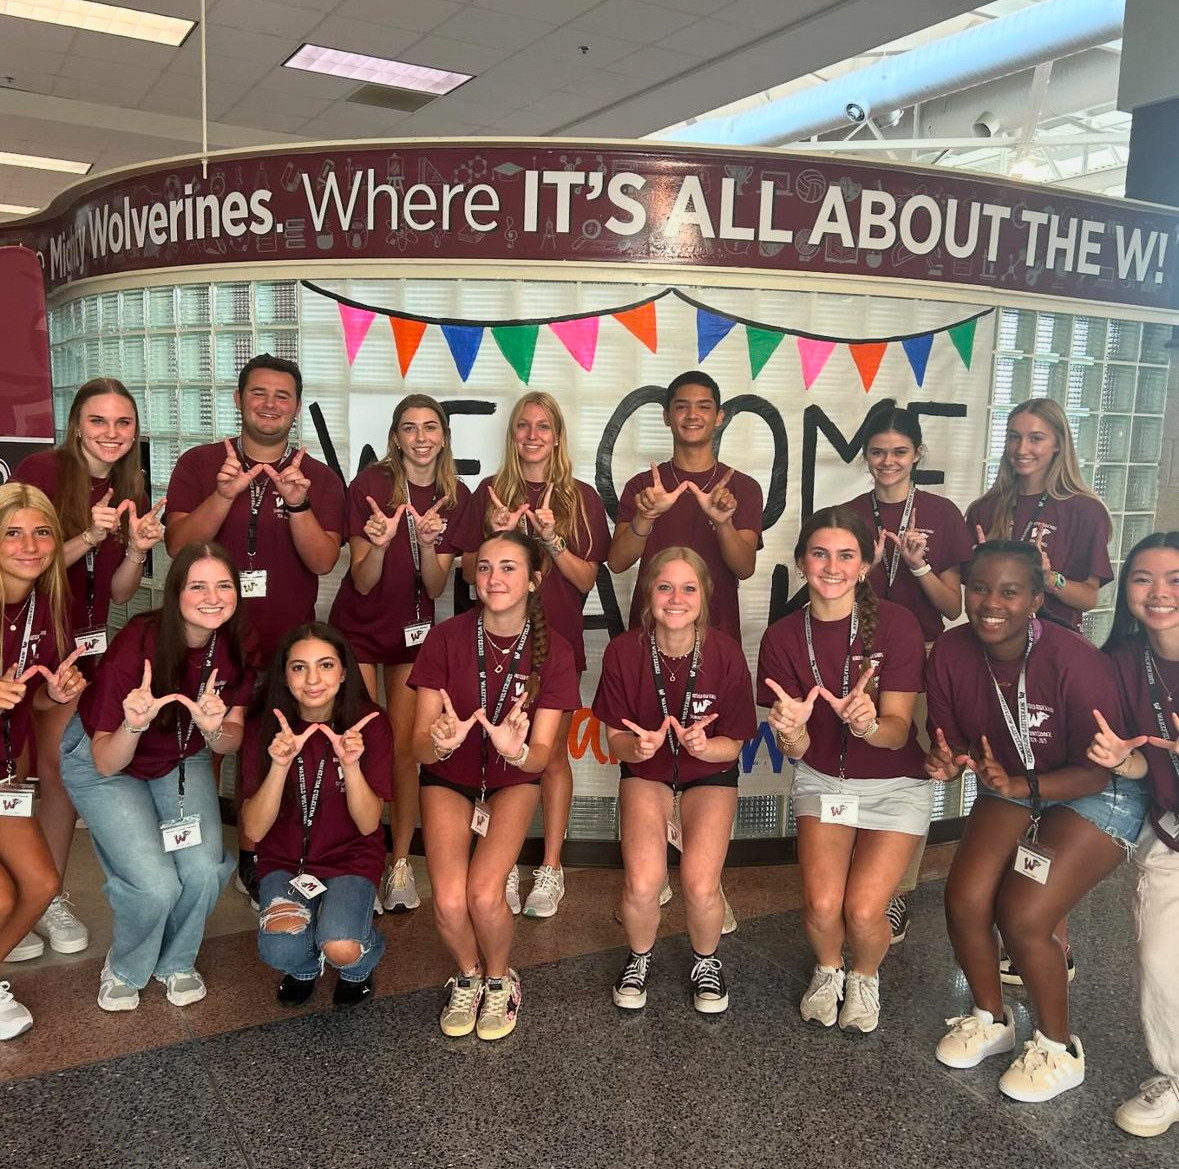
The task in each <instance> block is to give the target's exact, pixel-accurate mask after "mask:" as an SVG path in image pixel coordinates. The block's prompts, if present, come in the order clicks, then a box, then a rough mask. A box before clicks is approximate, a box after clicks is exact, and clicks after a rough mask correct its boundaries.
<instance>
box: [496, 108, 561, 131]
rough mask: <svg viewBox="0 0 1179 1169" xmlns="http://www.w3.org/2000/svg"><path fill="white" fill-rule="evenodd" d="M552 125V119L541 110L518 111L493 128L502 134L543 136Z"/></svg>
mask: <svg viewBox="0 0 1179 1169" xmlns="http://www.w3.org/2000/svg"><path fill="white" fill-rule="evenodd" d="M552 124H553V123H552V119H551V118H549V117H547V116H546V115H545V114H543V113H541V112H540V111H539V110H517V111H516V112H515V113H511V114H507V115H506V116H505V117H502V118H500V119H499V120H498V121H497V122H496V123H495V125H494V126H493V127H491V128H492V129H493V130H498V131H499V132H500V133H502V134H543V133H545V131H547V130H549V129H551V127H552Z"/></svg>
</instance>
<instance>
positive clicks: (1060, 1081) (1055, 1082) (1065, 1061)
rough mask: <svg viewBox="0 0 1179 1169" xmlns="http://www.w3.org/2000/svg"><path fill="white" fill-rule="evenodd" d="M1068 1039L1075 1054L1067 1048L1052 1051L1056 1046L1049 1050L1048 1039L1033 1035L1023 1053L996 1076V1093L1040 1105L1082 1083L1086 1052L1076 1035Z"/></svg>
mask: <svg viewBox="0 0 1179 1169" xmlns="http://www.w3.org/2000/svg"><path fill="white" fill-rule="evenodd" d="M1069 1039H1070V1041H1071V1043H1072V1046H1073V1048H1074V1049H1075V1050H1076V1053H1077V1054H1076V1055H1073V1053H1072V1052H1071V1051H1069V1050H1068V1048H1067V1047H1066V1048H1064V1050H1062V1051H1056V1050H1054V1048H1056V1047H1059V1044H1053V1045H1052V1047H1049V1046H1048V1044H1049V1043H1050V1042H1051V1040H1048V1039H1045V1038H1044V1036H1043V1035H1041V1034H1040V1032H1039V1031H1034V1032H1032V1037H1031V1039H1030V1040H1029V1041H1028V1042H1027V1043H1025V1044H1024V1045H1023V1053H1022V1054H1021V1055H1019V1056H1017V1057H1016V1059H1015V1062H1014V1063H1013V1064H1012V1065H1011V1066H1010V1067H1009V1068H1008V1069H1007V1070H1006V1071H1005V1072H1004V1073H1003V1074H1002V1075H1001V1076H1000V1077H999V1091H1000V1092H1002V1093H1003V1095H1004V1096H1010V1097H1011V1099H1012V1100H1022V1101H1023V1102H1024V1103H1025V1104H1039V1103H1040V1102H1041V1101H1044V1100H1052V1099H1053V1098H1054V1097H1056V1096H1059V1095H1060V1094H1061V1092H1067V1091H1068V1090H1069V1089H1070V1088H1076V1087H1077V1086H1078V1085H1080V1084H1083V1083H1084V1082H1085V1049H1084V1048H1083V1047H1082V1046H1081V1041H1080V1040H1079V1039H1078V1038H1077V1037H1076V1036H1075V1035H1070V1036H1069Z"/></svg>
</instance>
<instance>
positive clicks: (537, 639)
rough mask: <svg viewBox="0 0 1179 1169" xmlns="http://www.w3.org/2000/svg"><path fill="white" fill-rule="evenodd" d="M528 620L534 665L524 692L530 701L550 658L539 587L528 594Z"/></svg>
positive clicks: (536, 691)
mask: <svg viewBox="0 0 1179 1169" xmlns="http://www.w3.org/2000/svg"><path fill="white" fill-rule="evenodd" d="M528 620H529V621H530V622H531V623H532V631H531V633H530V634H529V635H528V640H529V642H530V646H529V648H530V650H531V657H532V667H531V669H530V670H529V672H528V681H527V683H526V684H525V686H524V693H525V694H527V695H528V701H529V702H532V701H533V699H535V698H536V695H537V693H538V692H539V691H540V668H541V666H543V665H544V664H545V662H547V661H548V660H549V623H548V620H547V619H546V618H545V615H544V606H543V605H542V604H541V603H540V589H539V588H537V589H536V590H535V591H534V592H531V593H529V594H528Z"/></svg>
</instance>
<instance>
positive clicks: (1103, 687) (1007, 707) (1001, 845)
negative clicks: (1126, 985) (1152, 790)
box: [926, 540, 1146, 1103]
mask: <svg viewBox="0 0 1179 1169" xmlns="http://www.w3.org/2000/svg"><path fill="white" fill-rule="evenodd" d="M1043 600H1044V573H1043V568H1042V565H1041V557H1040V553H1039V551H1038V550H1037V549H1036V548H1035V547H1034V546H1032V545H1030V544H1024V543H1022V542H1015V541H1010V540H995V541H992V542H990V543H986V544H981V545H979V547H978V548H976V549H975V552H974V558H973V559H972V560H971V562H970V567H969V570H968V571H967V574H966V615H967V618H968V620H969V624H967V625H960V626H958V627H957V628H956V629H951V630H949V631H948V632H947V633H945V634H943V636H942V637H940V638H938V641H937V643H936V644H935V645H934V647H933V652H932V653H931V654H930V657H929V667H928V670H927V673H926V680H927V686H928V696H929V729H930V739H931V742H932V744H933V746H932V749H931V751H930V753H929V757H928V759H927V761H926V771H927V773H928V774H929V775H930V776H931V777H932V778H933V779H936V780H942V781H947V780H953V779H956V778H957V777H958V776H959V775H961V774H962V772H963V770H964V769H966V768H970V769H971V770H972V771H974V773H975V774H976V775H977V777H978V784H979V789H978V790H979V796H978V798H977V799H976V800H975V802H974V807H973V808H972V809H971V811H970V816H969V817H968V819H967V821H966V828H965V830H964V831H963V833H962V839H961V841H960V842H959V844H958V849H957V852H956V853H955V856H954V863H953V865H952V866H951V868H950V875H949V877H948V878H947V880H946V894H945V896H946V922H947V925H948V926H949V933H950V941H951V942H952V943H953V946H954V957H955V958H956V959H957V960H958V965H959V966H961V968H962V972H963V974H965V976H966V981H967V982H968V983H969V984H970V991H971V994H972V995H973V997H974V1006H973V1009H972V1011H971V1012H970V1014H968V1015H962V1016H959V1017H957V1018H955V1019H952V1020H950V1024H951V1027H950V1031H949V1033H948V1034H946V1035H945V1036H943V1038H942V1039H941V1041H940V1042H939V1043H938V1045H937V1053H936V1054H937V1058H938V1059H939V1060H940V1061H941V1062H942V1063H944V1064H946V1065H947V1066H949V1067H954V1068H970V1067H974V1066H976V1065H977V1064H979V1063H981V1062H982V1060H984V1059H985V1058H986V1057H987V1056H989V1055H995V1054H999V1053H1001V1052H1007V1051H1011V1050H1012V1049H1013V1048H1014V1046H1015V1025H1014V1021H1013V1018H1012V1014H1011V1010H1010V1008H1008V1007H1006V1006H1005V1005H1004V1003H1003V990H1002V983H1001V982H1000V979H999V944H998V937H997V935H996V933H995V929H996V926H997V927H998V929H999V930H1000V931H1002V934H1003V940H1004V942H1005V943H1006V945H1007V948H1008V950H1009V951H1010V954H1011V958H1012V961H1013V962H1014V963H1015V965H1016V966H1017V968H1018V969H1019V972H1020V974H1021V975H1022V976H1023V982H1024V986H1025V987H1026V988H1027V992H1028V998H1029V1000H1030V1004H1031V1008H1032V1012H1033V1014H1034V1015H1035V1017H1036V1021H1037V1023H1038V1029H1037V1030H1036V1031H1035V1033H1034V1034H1033V1036H1032V1039H1031V1041H1030V1042H1029V1043H1027V1044H1025V1045H1024V1050H1023V1052H1022V1054H1021V1055H1020V1056H1019V1057H1018V1058H1017V1059H1016V1060H1015V1062H1014V1063H1013V1064H1012V1065H1011V1067H1009V1068H1008V1069H1007V1071H1005V1072H1004V1073H1003V1075H1002V1077H1001V1078H1000V1080H999V1089H1000V1091H1002V1092H1003V1093H1004V1094H1005V1095H1007V1096H1010V1097H1012V1098H1013V1099H1015V1100H1022V1101H1025V1102H1028V1103H1035V1102H1038V1101H1041V1100H1050V1099H1052V1098H1053V1097H1054V1096H1058V1095H1059V1094H1060V1093H1061V1092H1064V1091H1067V1090H1068V1089H1069V1088H1075V1087H1076V1086H1077V1085H1078V1084H1080V1083H1081V1082H1082V1080H1084V1078H1085V1053H1084V1051H1083V1049H1082V1047H1081V1041H1080V1040H1079V1039H1078V1038H1077V1037H1076V1035H1074V1034H1072V1032H1071V1029H1070V1023H1069V1002H1068V973H1067V967H1066V963H1065V952H1064V947H1063V946H1062V945H1061V943H1060V941H1059V940H1058V938H1057V937H1056V936H1055V934H1054V928H1055V926H1056V924H1057V922H1059V921H1060V920H1061V919H1062V918H1063V917H1065V915H1066V914H1067V913H1068V912H1069V911H1070V910H1071V909H1072V907H1073V906H1074V905H1076V904H1077V903H1078V902H1079V901H1080V900H1081V898H1082V897H1084V896H1085V894H1086V893H1088V892H1089V890H1090V889H1092V888H1093V887H1094V886H1095V885H1097V884H1098V883H1100V882H1101V881H1102V880H1103V879H1104V878H1105V877H1107V876H1108V875H1109V874H1110V873H1111V872H1113V870H1114V869H1115V868H1117V866H1118V865H1119V864H1120V863H1121V862H1122V861H1124V860H1125V859H1126V855H1127V852H1128V850H1129V849H1130V848H1132V846H1133V844H1134V841H1135V840H1136V838H1137V836H1138V832H1139V830H1140V829H1141V827H1142V820H1143V816H1144V814H1145V810H1146V805H1145V796H1144V793H1143V787H1142V784H1141V783H1139V782H1137V781H1132V780H1128V779H1124V778H1120V777H1118V776H1116V775H1112V776H1111V772H1110V769H1109V768H1107V767H1102V766H1098V765H1096V764H1094V763H1091V762H1090V761H1089V760H1088V759H1087V758H1086V750H1087V749H1088V747H1089V744H1090V741H1091V740H1092V739H1093V736H1094V733H1095V732H1096V731H1097V723H1096V720H1095V719H1094V715H1093V712H1094V710H1099V711H1102V712H1105V713H1106V717H1108V718H1109V720H1110V722H1111V723H1113V724H1114V727H1115V728H1118V727H1120V726H1121V721H1122V720H1121V708H1120V703H1119V701H1118V696H1117V690H1116V687H1115V685H1114V680H1113V672H1112V670H1111V668H1110V664H1109V660H1108V659H1107V658H1106V657H1105V656H1104V655H1103V654H1101V653H1100V652H1099V651H1098V650H1097V649H1096V648H1095V647H1094V646H1092V645H1090V643H1089V642H1087V641H1086V640H1085V639H1084V638H1083V637H1082V636H1081V635H1080V634H1079V633H1075V632H1074V631H1073V630H1071V629H1066V628H1064V627H1063V626H1061V625H1058V624H1054V623H1052V622H1049V621H1047V620H1041V619H1040V618H1039V617H1038V616H1037V612H1038V611H1039V609H1040V606H1041V604H1042V603H1043Z"/></svg>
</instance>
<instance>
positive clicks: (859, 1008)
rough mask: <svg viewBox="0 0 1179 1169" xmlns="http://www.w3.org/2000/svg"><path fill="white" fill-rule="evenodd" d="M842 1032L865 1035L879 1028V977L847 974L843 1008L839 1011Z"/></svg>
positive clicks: (850, 971) (855, 973) (849, 972)
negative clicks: (859, 1032)
mask: <svg viewBox="0 0 1179 1169" xmlns="http://www.w3.org/2000/svg"><path fill="white" fill-rule="evenodd" d="M839 1026H840V1029H841V1030H843V1031H851V1030H853V1029H855V1030H856V1031H862V1032H863V1033H864V1034H865V1035H867V1034H868V1033H869V1032H871V1031H875V1030H876V1028H877V1027H879V1026H880V975H879V974H859V973H857V972H856V971H855V970H849V971H848V972H847V987H846V989H845V990H844V995H843V1006H842V1007H841V1008H840V1011H839Z"/></svg>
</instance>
